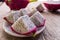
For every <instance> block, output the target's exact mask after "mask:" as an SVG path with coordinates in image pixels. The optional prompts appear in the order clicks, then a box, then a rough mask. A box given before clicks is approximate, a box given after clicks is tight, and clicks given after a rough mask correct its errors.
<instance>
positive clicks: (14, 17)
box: [4, 11, 21, 24]
mask: <svg viewBox="0 0 60 40" xmlns="http://www.w3.org/2000/svg"><path fill="white" fill-rule="evenodd" d="M20 16H21V12H20V11H12V12H11V13H10V14H9V15H8V16H6V17H4V20H6V21H7V22H8V23H10V24H13V23H14V22H15V21H16V20H17V19H18V18H19V17H20Z"/></svg>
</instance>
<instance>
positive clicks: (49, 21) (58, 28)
mask: <svg viewBox="0 0 60 40" xmlns="http://www.w3.org/2000/svg"><path fill="white" fill-rule="evenodd" d="M7 12H9V8H8V7H7V6H6V5H5V4H3V5H2V6H0V40H60V14H58V13H56V14H54V13H51V12H44V13H42V15H43V16H44V17H45V18H46V29H45V30H44V31H43V32H42V33H41V34H39V35H38V36H36V37H35V38H32V37H30V38H18V37H13V36H10V35H8V34H7V33H5V32H4V30H3V28H2V27H3V21H4V20H3V17H4V16H6V15H7V14H8V13H7Z"/></svg>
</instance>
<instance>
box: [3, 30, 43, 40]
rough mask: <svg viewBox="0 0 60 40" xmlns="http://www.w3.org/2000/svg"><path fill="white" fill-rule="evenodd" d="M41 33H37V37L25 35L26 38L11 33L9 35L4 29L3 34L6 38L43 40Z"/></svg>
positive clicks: (11, 39)
mask: <svg viewBox="0 0 60 40" xmlns="http://www.w3.org/2000/svg"><path fill="white" fill-rule="evenodd" d="M41 35H42V33H40V34H39V35H37V36H36V37H34V38H33V37H26V38H25V37H24V38H21V37H14V36H11V35H8V34H7V33H6V32H4V31H3V36H4V38H5V39H6V40H39V39H40V40H41V39H42V38H41Z"/></svg>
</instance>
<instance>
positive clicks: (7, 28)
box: [3, 22, 45, 37]
mask: <svg viewBox="0 0 60 40" xmlns="http://www.w3.org/2000/svg"><path fill="white" fill-rule="evenodd" d="M3 29H4V31H5V32H6V33H8V34H9V35H12V36H16V37H30V36H26V35H19V34H16V33H14V32H13V31H12V30H11V29H10V26H9V24H8V23H7V22H4V23H3ZM44 29H45V26H43V27H40V28H38V30H37V32H36V33H35V35H38V34H39V33H41V32H42V31H43V30H44Z"/></svg>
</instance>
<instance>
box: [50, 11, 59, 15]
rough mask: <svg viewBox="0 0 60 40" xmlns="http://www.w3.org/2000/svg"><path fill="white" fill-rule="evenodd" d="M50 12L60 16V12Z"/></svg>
mask: <svg viewBox="0 0 60 40" xmlns="http://www.w3.org/2000/svg"><path fill="white" fill-rule="evenodd" d="M49 12H51V13H53V14H56V15H60V11H49Z"/></svg>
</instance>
